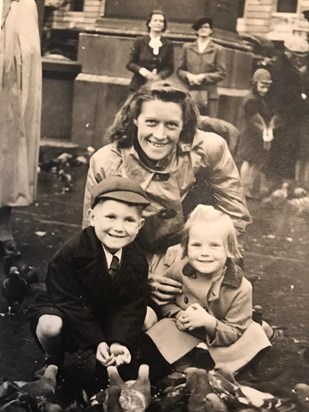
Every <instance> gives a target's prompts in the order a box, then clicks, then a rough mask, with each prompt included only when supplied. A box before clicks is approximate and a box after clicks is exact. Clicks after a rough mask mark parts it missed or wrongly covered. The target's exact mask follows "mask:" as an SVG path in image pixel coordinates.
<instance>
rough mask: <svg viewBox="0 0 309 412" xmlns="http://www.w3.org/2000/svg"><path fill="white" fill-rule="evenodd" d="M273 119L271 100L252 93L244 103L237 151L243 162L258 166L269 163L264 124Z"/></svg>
mask: <svg viewBox="0 0 309 412" xmlns="http://www.w3.org/2000/svg"><path fill="white" fill-rule="evenodd" d="M261 117H262V119H261ZM271 118H272V111H271V107H270V104H269V99H267V97H261V96H260V95H259V94H258V93H257V92H255V91H250V92H249V94H248V96H246V98H245V100H244V102H243V117H242V121H241V126H240V138H239V145H238V149H237V156H238V157H239V158H240V159H241V160H243V161H247V162H250V163H252V164H254V165H257V166H263V165H264V164H265V162H267V157H268V152H267V151H266V150H265V149H264V141H263V130H264V122H265V123H266V124H269V122H270V120H271ZM263 121H264V122H263Z"/></svg>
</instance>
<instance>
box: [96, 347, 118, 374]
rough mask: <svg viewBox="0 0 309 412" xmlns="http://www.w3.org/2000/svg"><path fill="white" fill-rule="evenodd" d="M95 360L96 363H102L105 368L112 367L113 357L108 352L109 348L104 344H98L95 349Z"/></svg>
mask: <svg viewBox="0 0 309 412" xmlns="http://www.w3.org/2000/svg"><path fill="white" fill-rule="evenodd" d="M96 359H97V361H98V362H100V363H102V365H103V366H105V367H106V368H107V367H108V366H111V365H114V363H115V357H114V355H113V354H112V353H111V352H110V348H109V346H108V344H107V343H106V342H101V343H99V345H98V347H97V353H96Z"/></svg>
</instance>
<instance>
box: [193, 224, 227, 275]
mask: <svg viewBox="0 0 309 412" xmlns="http://www.w3.org/2000/svg"><path fill="white" fill-rule="evenodd" d="M226 259H227V253H226V248H225V244H224V239H223V236H222V233H221V230H220V229H218V227H217V226H216V225H215V224H214V223H212V222H207V223H202V224H194V225H193V226H192V227H191V228H190V230H189V242H188V260H189V263H190V264H191V266H193V267H194V268H195V269H196V270H198V271H199V272H200V273H201V274H205V275H213V276H216V275H217V274H219V272H220V271H222V269H223V268H224V265H225V262H226Z"/></svg>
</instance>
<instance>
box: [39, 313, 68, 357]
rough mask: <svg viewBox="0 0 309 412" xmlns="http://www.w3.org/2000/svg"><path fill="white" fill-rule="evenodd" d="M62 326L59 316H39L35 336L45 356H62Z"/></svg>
mask: <svg viewBox="0 0 309 412" xmlns="http://www.w3.org/2000/svg"><path fill="white" fill-rule="evenodd" d="M62 327H63V322H62V319H61V318H60V317H59V316H56V315H42V316H41V317H40V318H39V321H38V325H37V328H36V336H37V338H38V340H39V342H40V344H41V346H42V348H43V350H44V352H45V354H46V356H48V357H53V358H58V357H59V358H61V357H62V355H63V347H62V335H61V332H62Z"/></svg>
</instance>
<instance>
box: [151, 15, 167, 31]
mask: <svg viewBox="0 0 309 412" xmlns="http://www.w3.org/2000/svg"><path fill="white" fill-rule="evenodd" d="M148 27H149V28H150V31H151V32H156V33H161V32H162V31H163V29H164V16H162V14H153V15H152V16H151V20H150V22H149V23H148Z"/></svg>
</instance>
